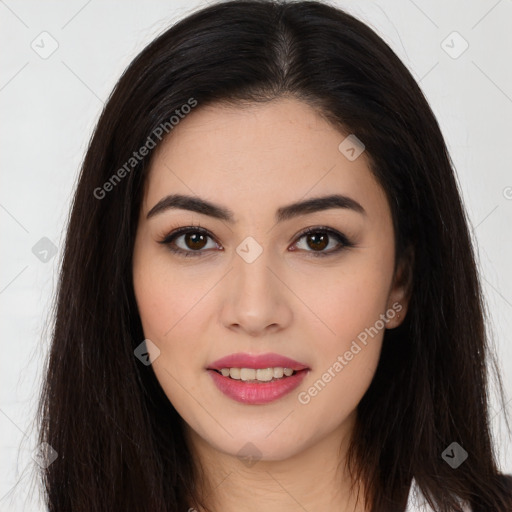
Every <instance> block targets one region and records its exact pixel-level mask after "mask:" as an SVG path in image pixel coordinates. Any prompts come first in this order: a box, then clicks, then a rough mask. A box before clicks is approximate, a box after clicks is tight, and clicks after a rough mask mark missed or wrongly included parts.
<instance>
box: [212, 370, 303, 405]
mask: <svg viewBox="0 0 512 512" xmlns="http://www.w3.org/2000/svg"><path fill="white" fill-rule="evenodd" d="M245 368H247V366H246V367H245ZM208 373H209V374H210V376H211V377H212V379H213V382H214V383H215V385H216V386H217V388H218V389H219V390H220V391H222V393H224V394H225V395H226V396H228V397H229V398H232V399H233V400H236V401H237V402H241V403H243V404H248V405H258V404H266V403H268V402H273V401H274V400H277V399H278V398H281V397H283V396H285V395H287V394H288V393H290V392H291V391H293V390H294V389H295V388H296V387H297V386H298V385H299V384H300V383H301V382H302V379H303V378H304V377H305V376H306V374H307V373H308V370H301V371H299V372H297V373H294V374H293V375H292V376H291V377H284V378H282V379H279V380H275V381H270V382H248V381H247V382H244V381H242V380H235V379H232V378H231V377H224V376H223V375H222V374H220V373H218V372H217V371H215V370H208Z"/></svg>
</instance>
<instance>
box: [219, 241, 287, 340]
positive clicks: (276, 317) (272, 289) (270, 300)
mask: <svg viewBox="0 0 512 512" xmlns="http://www.w3.org/2000/svg"><path fill="white" fill-rule="evenodd" d="M256 244H257V242H255V240H254V239H252V240H246V241H244V242H242V243H241V244H240V245H239V247H238V248H237V253H238V254H237V255H236V256H235V258H234V263H233V270H232V272H230V277H229V282H230V286H228V289H229V295H230V297H229V299H228V300H227V301H226V304H229V306H227V308H225V312H224V323H225V324H226V326H229V325H231V326H232V325H236V326H238V327H240V328H242V329H245V330H247V331H248V332H250V333H251V334H253V335H254V334H256V333H258V332H260V331H262V330H265V329H266V328H267V327H269V326H273V328H276V326H278V325H281V326H282V324H283V323H285V322H286V321H287V320H288V319H289V315H287V314H286V311H288V312H289V310H288V308H287V305H286V303H285V301H286V297H285V296H284V294H283V286H282V284H281V283H280V281H279V279H277V278H276V276H275V275H274V273H275V272H276V271H275V269H274V268H273V267H274V266H275V262H274V261H272V257H271V256H272V255H271V251H267V250H264V249H263V247H261V246H260V245H259V244H257V245H256Z"/></svg>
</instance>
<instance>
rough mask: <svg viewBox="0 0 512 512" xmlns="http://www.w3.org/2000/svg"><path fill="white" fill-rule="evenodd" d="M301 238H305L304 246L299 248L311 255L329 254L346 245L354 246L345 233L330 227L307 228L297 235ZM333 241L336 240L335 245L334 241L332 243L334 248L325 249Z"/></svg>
mask: <svg viewBox="0 0 512 512" xmlns="http://www.w3.org/2000/svg"><path fill="white" fill-rule="evenodd" d="M303 238H304V239H305V240H306V242H305V247H299V249H303V250H304V251H305V252H308V253H310V254H311V255H312V256H330V255H332V254H335V253H338V252H339V251H341V250H343V249H345V248H346V247H353V246H354V244H352V243H351V242H350V241H349V240H348V239H347V237H346V236H345V235H343V234H341V233H339V232H338V231H335V230H333V229H330V228H323V227H315V228H308V229H307V230H306V231H303V232H302V233H301V235H299V240H301V239H303ZM333 241H334V242H337V246H336V243H334V249H331V250H328V251H326V250H325V249H326V248H327V247H329V246H330V245H332V243H331V242H333ZM296 246H297V244H296Z"/></svg>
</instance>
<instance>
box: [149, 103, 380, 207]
mask: <svg viewBox="0 0 512 512" xmlns="http://www.w3.org/2000/svg"><path fill="white" fill-rule="evenodd" d="M346 137H347V134H346V133H342V132H341V131H340V130H339V129H336V128H335V127H333V125H332V124H330V123H329V122H328V121H326V120H325V119H324V118H323V117H322V116H321V115H320V114H319V113H318V112H317V111H315V110H314V109H313V108H312V107H311V106H309V105H307V104H305V103H303V102H300V101H298V100H295V99H279V100H274V101H271V102H267V103H262V104H251V105H241V106H236V105H235V106H233V105H230V106H225V105H211V106H207V107H203V108H201V106H200V105H199V106H198V107H196V109H195V110H194V111H193V112H192V113H190V114H189V115H188V116H186V117H185V118H184V119H182V120H181V121H180V123H179V124H178V125H176V126H175V127H174V128H173V130H172V132H171V133H170V134H169V136H168V137H167V138H166V139H164V141H163V142H162V143H161V145H160V146H159V148H158V150H157V151H156V153H155V155H154V158H153V161H152V164H151V168H150V172H149V176H148V179H147V183H146V192H145V205H146V206H145V210H146V212H147V211H148V210H149V209H150V208H151V207H152V205H154V204H155V203H156V202H157V201H158V200H159V199H161V197H162V196H163V195H165V194H170V193H186V194H189V195H194V194H196V195H198V196H201V197H212V198H213V197H214V198H215V202H217V203H224V204H229V205H232V204H237V205H240V206H242V207H243V206H249V205H250V206H251V209H252V211H253V213H255V212H256V211H260V212H261V211H263V210H264V209H265V208H273V203H274V202H275V203H276V204H279V205H281V204H285V203H289V202H291V201H296V200H298V199H300V198H304V197H307V196H317V195H324V194H327V193H342V194H345V195H352V196H356V197H357V198H359V199H356V197H354V199H356V200H361V201H363V200H364V201H366V202H373V203H375V205H376V206H379V202H382V201H384V202H385V201H386V199H385V196H384V193H383V191H382V189H381V187H380V185H379V184H378V183H377V181H376V180H375V178H374V176H373V173H372V172H371V171H370V168H369V165H368V159H367V157H366V155H365V153H364V152H363V153H362V154H361V155H360V156H359V157H357V158H356V159H354V160H349V159H348V158H347V157H346V155H345V154H344V153H343V152H342V151H341V150H340V143H342V142H343V141H344V140H346ZM380 207H381V208H382V207H384V205H382V204H381V205H380ZM234 209H236V208H235V207H234Z"/></svg>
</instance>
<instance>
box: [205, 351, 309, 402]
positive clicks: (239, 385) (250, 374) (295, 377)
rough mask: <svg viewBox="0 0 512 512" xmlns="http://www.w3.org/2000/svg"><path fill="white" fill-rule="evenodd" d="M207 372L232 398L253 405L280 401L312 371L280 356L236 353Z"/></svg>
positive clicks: (209, 367) (219, 361)
mask: <svg viewBox="0 0 512 512" xmlns="http://www.w3.org/2000/svg"><path fill="white" fill-rule="evenodd" d="M206 370H207V371H208V373H209V374H210V376H211V378H212V380H213V382H214V384H215V385H216V386H217V388H218V389H219V390H220V391H221V392H222V393H223V394H224V395H225V396H227V397H228V398H231V399H232V400H235V401H237V402H240V403H244V404H249V405H258V404H266V403H269V402H273V401H275V400H278V399H279V398H282V397H284V396H285V395H287V394H289V393H290V392H291V391H293V390H294V389H295V388H297V386H299V385H300V383H301V382H302V380H303V379H304V377H305V376H306V375H307V374H308V372H309V371H310V368H309V367H308V366H306V365H305V364H303V363H299V362H298V361H295V360H293V359H290V358H288V357H284V356H281V355H279V354H262V355H250V354H242V353H238V354H232V355H230V356H227V357H224V358H222V359H219V360H218V361H215V362H214V363H212V364H210V365H209V366H208V367H207V368H206Z"/></svg>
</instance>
